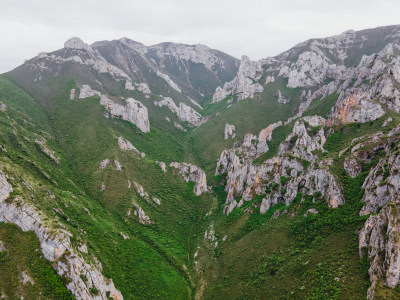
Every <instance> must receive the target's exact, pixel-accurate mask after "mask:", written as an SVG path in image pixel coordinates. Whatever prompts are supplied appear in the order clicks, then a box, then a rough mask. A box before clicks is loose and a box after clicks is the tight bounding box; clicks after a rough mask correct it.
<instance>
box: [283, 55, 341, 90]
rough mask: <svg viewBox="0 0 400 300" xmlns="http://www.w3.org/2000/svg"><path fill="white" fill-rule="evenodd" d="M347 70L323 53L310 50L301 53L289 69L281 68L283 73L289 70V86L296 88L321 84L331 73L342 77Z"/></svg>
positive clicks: (336, 76)
mask: <svg viewBox="0 0 400 300" xmlns="http://www.w3.org/2000/svg"><path fill="white" fill-rule="evenodd" d="M345 70H346V68H345V67H344V66H340V67H339V66H336V65H335V64H329V62H328V60H327V59H325V58H324V57H322V56H321V55H319V54H317V53H315V52H311V51H308V52H304V53H302V54H300V56H299V58H298V60H297V62H296V63H294V64H293V65H292V66H291V67H290V69H289V70H288V71H284V70H281V73H283V74H284V73H286V72H288V74H287V77H288V87H290V88H296V87H309V86H315V85H318V84H321V83H322V82H323V81H324V80H325V78H326V77H327V76H329V75H334V76H335V79H336V78H337V79H342V74H343V73H344V71H345ZM329 77H330V78H332V76H329Z"/></svg>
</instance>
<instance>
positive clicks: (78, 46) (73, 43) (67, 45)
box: [64, 37, 92, 51]
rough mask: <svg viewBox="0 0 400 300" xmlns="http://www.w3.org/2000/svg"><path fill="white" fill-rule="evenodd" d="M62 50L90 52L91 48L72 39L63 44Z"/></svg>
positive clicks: (78, 40)
mask: <svg viewBox="0 0 400 300" xmlns="http://www.w3.org/2000/svg"><path fill="white" fill-rule="evenodd" d="M64 48H67V49H80V50H86V51H91V50H92V48H91V47H90V46H89V45H88V44H86V43H85V42H84V41H82V40H81V39H80V38H78V37H72V38H70V39H69V40H67V41H66V42H65V43H64Z"/></svg>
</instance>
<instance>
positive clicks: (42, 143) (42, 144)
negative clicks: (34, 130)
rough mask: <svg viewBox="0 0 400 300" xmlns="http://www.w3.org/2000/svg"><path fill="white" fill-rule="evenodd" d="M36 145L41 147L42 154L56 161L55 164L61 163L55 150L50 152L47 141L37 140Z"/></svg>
mask: <svg viewBox="0 0 400 300" xmlns="http://www.w3.org/2000/svg"><path fill="white" fill-rule="evenodd" d="M35 143H36V144H37V145H39V147H40V150H42V152H43V153H44V154H46V155H47V156H48V157H50V158H51V159H52V160H54V162H56V163H57V164H59V163H60V159H59V158H58V156H57V155H56V153H55V152H54V151H53V150H50V149H49V148H47V147H46V144H45V141H43V140H39V139H35Z"/></svg>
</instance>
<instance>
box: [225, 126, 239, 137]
mask: <svg viewBox="0 0 400 300" xmlns="http://www.w3.org/2000/svg"><path fill="white" fill-rule="evenodd" d="M230 136H231V137H232V138H235V136H236V134H235V126H234V125H230V124H228V123H226V124H225V130H224V140H227V139H228V138H229V137H230Z"/></svg>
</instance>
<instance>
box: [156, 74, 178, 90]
mask: <svg viewBox="0 0 400 300" xmlns="http://www.w3.org/2000/svg"><path fill="white" fill-rule="evenodd" d="M156 74H157V76H159V77H161V78H162V79H164V80H165V81H166V82H167V83H168V84H169V86H170V87H172V88H173V89H174V90H176V91H177V92H179V93H182V90H181V89H180V88H179V87H178V85H177V84H176V83H175V82H173V81H172V79H171V78H169V76H168V75H167V74H164V73H162V72H160V71H157V73H156Z"/></svg>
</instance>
